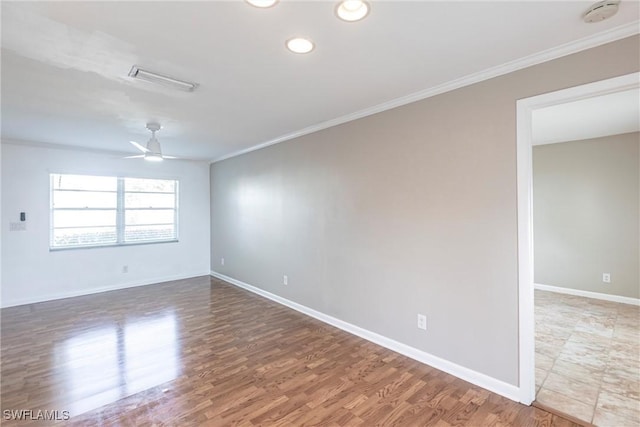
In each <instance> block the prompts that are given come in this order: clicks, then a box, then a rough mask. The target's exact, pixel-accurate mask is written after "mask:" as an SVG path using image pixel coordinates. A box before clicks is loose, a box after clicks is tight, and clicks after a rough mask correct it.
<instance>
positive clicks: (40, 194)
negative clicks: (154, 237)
mask: <svg viewBox="0 0 640 427" xmlns="http://www.w3.org/2000/svg"><path fill="white" fill-rule="evenodd" d="M1 162H2V163H1V164H2V181H1V183H2V192H1V195H2V223H1V227H2V246H3V249H4V250H3V251H2V258H1V259H2V270H1V272H2V276H1V277H2V284H1V287H2V290H1V294H0V295H1V302H0V304H1V306H2V307H8V306H12V305H20V304H25V303H29V302H34V301H44V300H49V299H55V298H63V297H68V296H75V295H83V294H89V293H94V292H100V291H103V290H108V289H117V288H123V287H130V286H137V285H142V284H150V283H157V282H161V281H166V280H173V279H178V278H184V277H193V276H199V275H205V274H208V273H209V259H210V258H209V238H210V237H209V221H210V218H209V166H208V164H207V163H206V162H193V161H165V162H162V163H159V164H158V163H150V162H144V161H143V160H141V159H122V158H121V157H120V156H117V155H111V154H102V153H94V152H86V151H78V150H70V149H64V148H53V147H40V146H33V145H27V144H25V143H18V142H13V141H3V143H2V156H1ZM52 172H58V173H76V174H94V175H126V176H139V177H147V178H167V179H178V180H179V181H180V194H179V197H180V200H179V203H180V213H179V215H180V216H179V227H180V228H179V242H178V243H158V244H148V245H136V246H126V247H124V246H119V247H107V248H86V249H72V250H63V251H53V252H51V251H49V173H52ZM20 212H26V214H27V230H26V231H13V232H12V231H9V223H10V222H17V221H18V218H19V215H20ZM123 265H128V267H129V272H128V273H122V267H123Z"/></svg>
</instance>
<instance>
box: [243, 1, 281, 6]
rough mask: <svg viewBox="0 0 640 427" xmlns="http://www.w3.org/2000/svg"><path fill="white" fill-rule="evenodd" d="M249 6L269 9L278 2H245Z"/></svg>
mask: <svg viewBox="0 0 640 427" xmlns="http://www.w3.org/2000/svg"><path fill="white" fill-rule="evenodd" d="M246 1H247V3H249V4H250V5H251V6H255V7H271V6H274V5H275V4H276V3H278V0H246Z"/></svg>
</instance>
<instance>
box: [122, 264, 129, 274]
mask: <svg viewBox="0 0 640 427" xmlns="http://www.w3.org/2000/svg"><path fill="white" fill-rule="evenodd" d="M122 272H123V273H128V272H129V266H128V265H123V266H122Z"/></svg>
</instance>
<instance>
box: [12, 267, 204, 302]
mask: <svg viewBox="0 0 640 427" xmlns="http://www.w3.org/2000/svg"><path fill="white" fill-rule="evenodd" d="M198 276H209V273H208V272H204V273H197V274H193V273H191V274H176V275H173V276H162V277H154V278H152V279H145V280H139V281H135V282H127V283H119V284H117V285H112V286H102V287H99V288H91V289H83V290H81V291H73V292H61V293H56V294H49V295H43V296H38V297H33V298H22V299H18V300H10V301H9V302H6V301H4V300H3V301H2V305H1V307H2V308H7V307H16V306H19V305H25V304H34V303H37V302H45V301H53V300H57V299H64V298H73V297H79V296H83V295H92V294H99V293H101V292H108V291H115V290H118V289H126V288H135V287H138V286H147V285H154V284H157V283H163V282H171V281H173V280H182V279H190V278H192V277H198Z"/></svg>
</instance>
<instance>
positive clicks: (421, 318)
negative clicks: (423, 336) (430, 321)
mask: <svg viewBox="0 0 640 427" xmlns="http://www.w3.org/2000/svg"><path fill="white" fill-rule="evenodd" d="M418 329H423V330H425V331H426V330H427V316H425V315H424V314H418Z"/></svg>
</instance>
